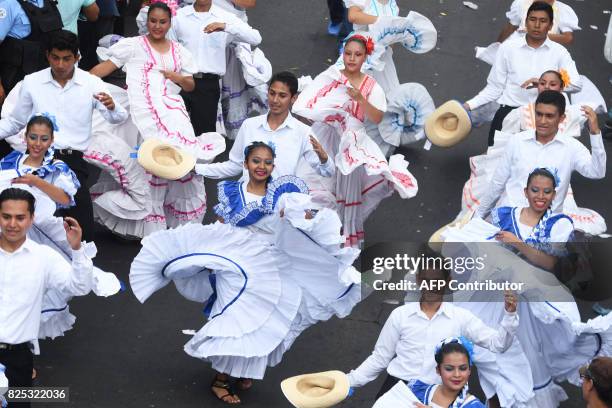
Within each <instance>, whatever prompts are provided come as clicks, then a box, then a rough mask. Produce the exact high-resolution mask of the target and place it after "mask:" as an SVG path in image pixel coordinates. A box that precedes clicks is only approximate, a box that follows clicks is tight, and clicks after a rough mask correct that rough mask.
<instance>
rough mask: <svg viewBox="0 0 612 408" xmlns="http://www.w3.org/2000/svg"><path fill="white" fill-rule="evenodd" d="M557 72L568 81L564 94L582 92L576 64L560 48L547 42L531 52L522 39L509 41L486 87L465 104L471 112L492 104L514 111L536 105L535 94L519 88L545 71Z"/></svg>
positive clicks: (496, 60)
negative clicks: (496, 103) (565, 75)
mask: <svg viewBox="0 0 612 408" xmlns="http://www.w3.org/2000/svg"><path fill="white" fill-rule="evenodd" d="M560 69H564V70H565V71H567V74H568V75H569V78H570V84H569V85H568V86H567V87H566V88H564V91H565V92H568V93H571V92H577V91H579V90H580V89H582V80H581V79H580V75H579V74H578V70H577V69H576V63H575V62H574V60H572V57H571V55H570V54H569V52H568V51H567V50H566V49H565V47H563V46H562V45H561V44H558V43H556V42H554V41H552V40H550V39H546V41H544V43H543V44H542V45H541V46H539V47H538V48H532V47H530V46H529V45H527V40H526V38H525V37H518V38H510V39H508V40H506V41H504V42H503V43H502V44H501V45H500V46H499V50H498V51H497V54H496V56H495V62H494V63H493V66H492V67H491V72H490V73H489V77H488V78H487V86H486V87H485V88H484V89H483V90H482V91H480V93H478V95H476V96H475V97H474V98H472V99H470V100H469V101H467V103H468V105H469V106H470V109H472V110H474V109H476V108H478V107H480V106H482V105H485V104H487V103H489V102H494V101H496V102H498V103H499V104H500V105H508V106H515V107H516V106H523V105H527V104H529V103H531V102H534V101H535V99H536V98H537V95H538V90H537V89H525V88H522V87H521V85H523V83H525V82H526V81H527V80H528V79H531V78H539V77H540V75H542V73H544V72H545V71H548V70H555V71H559V70H560Z"/></svg>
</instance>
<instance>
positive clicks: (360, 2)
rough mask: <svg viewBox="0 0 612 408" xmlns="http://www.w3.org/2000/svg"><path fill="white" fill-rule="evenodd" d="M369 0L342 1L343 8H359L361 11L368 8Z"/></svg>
mask: <svg viewBox="0 0 612 408" xmlns="http://www.w3.org/2000/svg"><path fill="white" fill-rule="evenodd" d="M369 1H371V0H344V6H345V7H346V8H349V7H353V6H355V7H359V8H360V9H362V10H365V8H366V7H368V2H369Z"/></svg>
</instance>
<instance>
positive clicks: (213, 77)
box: [193, 72, 221, 81]
mask: <svg viewBox="0 0 612 408" xmlns="http://www.w3.org/2000/svg"><path fill="white" fill-rule="evenodd" d="M193 77H194V78H195V79H208V80H215V81H218V80H219V78H221V77H220V76H219V75H217V74H207V73H204V72H196V73H195V74H193Z"/></svg>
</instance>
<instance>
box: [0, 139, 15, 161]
mask: <svg viewBox="0 0 612 408" xmlns="http://www.w3.org/2000/svg"><path fill="white" fill-rule="evenodd" d="M12 151H13V148H12V147H11V145H10V144H9V142H7V141H6V140H0V159H2V158H3V157H4V156H6V155H7V154H9V153H10V152H12Z"/></svg>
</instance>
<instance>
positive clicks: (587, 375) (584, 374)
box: [578, 366, 595, 385]
mask: <svg viewBox="0 0 612 408" xmlns="http://www.w3.org/2000/svg"><path fill="white" fill-rule="evenodd" d="M578 373H579V374H580V385H582V384H583V383H584V380H591V381H592V382H593V384H595V381H594V380H593V376H592V375H591V371H590V370H589V367H588V366H583V367H580V370H578Z"/></svg>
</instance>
